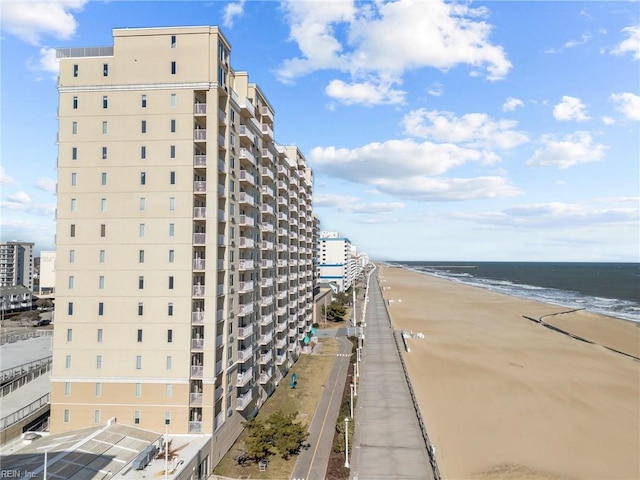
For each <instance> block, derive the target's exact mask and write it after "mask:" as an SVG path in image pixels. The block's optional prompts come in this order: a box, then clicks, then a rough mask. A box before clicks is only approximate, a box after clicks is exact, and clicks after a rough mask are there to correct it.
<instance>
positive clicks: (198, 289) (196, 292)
mask: <svg viewBox="0 0 640 480" xmlns="http://www.w3.org/2000/svg"><path fill="white" fill-rule="evenodd" d="M204 290H205V288H204V285H194V286H193V296H194V297H204Z"/></svg>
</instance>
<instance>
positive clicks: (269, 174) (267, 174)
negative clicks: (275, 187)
mask: <svg viewBox="0 0 640 480" xmlns="http://www.w3.org/2000/svg"><path fill="white" fill-rule="evenodd" d="M260 170H261V172H262V176H263V177H267V178H270V179H271V180H275V177H274V175H273V171H271V169H270V168H267V167H262V168H261V169H260Z"/></svg>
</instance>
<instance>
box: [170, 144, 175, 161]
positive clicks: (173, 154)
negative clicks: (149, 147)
mask: <svg viewBox="0 0 640 480" xmlns="http://www.w3.org/2000/svg"><path fill="white" fill-rule="evenodd" d="M169 157H171V158H176V146H175V145H171V146H170V147H169Z"/></svg>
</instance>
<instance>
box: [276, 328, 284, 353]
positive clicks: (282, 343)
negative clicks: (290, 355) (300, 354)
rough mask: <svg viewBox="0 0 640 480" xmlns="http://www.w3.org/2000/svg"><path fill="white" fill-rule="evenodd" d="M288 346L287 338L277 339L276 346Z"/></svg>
mask: <svg viewBox="0 0 640 480" xmlns="http://www.w3.org/2000/svg"><path fill="white" fill-rule="evenodd" d="M283 325H284V324H283ZM278 326H279V325H278ZM286 346H287V339H286V338H279V339H278V340H276V348H284V347H286Z"/></svg>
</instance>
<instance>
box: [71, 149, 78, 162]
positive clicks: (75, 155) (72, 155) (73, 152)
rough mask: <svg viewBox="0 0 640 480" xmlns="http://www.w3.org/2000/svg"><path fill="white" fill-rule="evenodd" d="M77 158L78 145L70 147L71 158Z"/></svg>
mask: <svg viewBox="0 0 640 480" xmlns="http://www.w3.org/2000/svg"><path fill="white" fill-rule="evenodd" d="M77 159H78V147H71V160H77Z"/></svg>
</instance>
